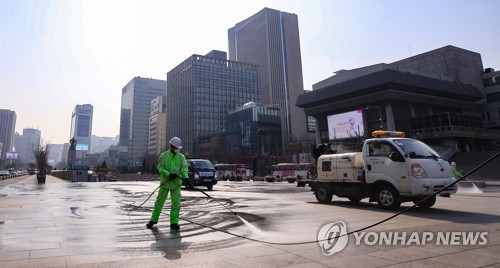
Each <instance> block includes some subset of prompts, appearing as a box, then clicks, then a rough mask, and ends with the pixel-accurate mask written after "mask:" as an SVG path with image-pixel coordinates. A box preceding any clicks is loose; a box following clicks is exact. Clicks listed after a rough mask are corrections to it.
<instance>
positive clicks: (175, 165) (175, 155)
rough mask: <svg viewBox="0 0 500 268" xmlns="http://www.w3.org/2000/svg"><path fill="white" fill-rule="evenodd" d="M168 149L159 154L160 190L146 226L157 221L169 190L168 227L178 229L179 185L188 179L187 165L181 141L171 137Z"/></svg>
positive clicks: (150, 225) (151, 225) (149, 226)
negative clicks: (182, 152)
mask: <svg viewBox="0 0 500 268" xmlns="http://www.w3.org/2000/svg"><path fill="white" fill-rule="evenodd" d="M169 144H170V150H168V151H165V152H163V153H162V154H161V155H160V159H159V162H158V172H159V173H160V190H159V191H158V196H157V197H156V202H155V206H154V209H153V214H152V215H151V220H150V221H149V222H148V223H147V224H146V227H147V228H149V229H151V228H152V227H153V225H155V224H157V223H158V218H159V217H160V213H161V210H162V209H163V205H164V204H165V201H166V200H167V196H168V193H169V192H170V201H171V205H170V229H172V230H179V211H180V208H181V186H182V180H183V179H188V165H187V161H186V157H185V156H184V155H183V154H181V153H180V149H181V148H182V141H181V139H179V138H178V137H173V138H172V139H170V141H169Z"/></svg>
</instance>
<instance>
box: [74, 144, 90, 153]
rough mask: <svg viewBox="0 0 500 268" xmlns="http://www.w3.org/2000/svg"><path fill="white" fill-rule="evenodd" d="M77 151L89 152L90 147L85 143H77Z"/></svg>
mask: <svg viewBox="0 0 500 268" xmlns="http://www.w3.org/2000/svg"><path fill="white" fill-rule="evenodd" d="M75 150H76V151H88V150H89V145H88V144H84V143H77V144H76V146H75Z"/></svg>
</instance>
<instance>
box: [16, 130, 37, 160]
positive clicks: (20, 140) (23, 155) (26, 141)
mask: <svg viewBox="0 0 500 268" xmlns="http://www.w3.org/2000/svg"><path fill="white" fill-rule="evenodd" d="M41 137H42V132H41V131H40V130H38V129H34V128H25V129H23V134H22V135H19V134H17V133H16V138H15V141H14V143H15V147H16V152H17V153H18V159H19V160H20V161H22V162H24V163H34V162H35V156H34V155H33V149H34V148H37V147H38V146H40V141H41Z"/></svg>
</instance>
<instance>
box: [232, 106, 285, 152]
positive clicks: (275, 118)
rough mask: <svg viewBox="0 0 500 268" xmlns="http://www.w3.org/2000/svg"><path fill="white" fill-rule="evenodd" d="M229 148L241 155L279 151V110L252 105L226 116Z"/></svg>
mask: <svg viewBox="0 0 500 268" xmlns="http://www.w3.org/2000/svg"><path fill="white" fill-rule="evenodd" d="M227 127H228V130H227V137H228V143H229V144H228V146H229V151H230V152H231V153H232V154H234V155H239V156H241V157H243V158H247V157H253V156H267V155H280V154H281V150H282V148H281V113H280V109H279V108H277V107H262V106H253V107H249V108H243V109H241V110H238V111H235V112H232V113H230V114H229V115H228V116H227Z"/></svg>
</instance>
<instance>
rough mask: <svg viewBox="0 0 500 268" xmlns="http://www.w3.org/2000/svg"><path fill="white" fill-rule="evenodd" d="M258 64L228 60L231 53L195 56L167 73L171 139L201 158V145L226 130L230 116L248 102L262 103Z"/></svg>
mask: <svg viewBox="0 0 500 268" xmlns="http://www.w3.org/2000/svg"><path fill="white" fill-rule="evenodd" d="M259 89H260V76H259V72H258V69H257V65H254V64H249V63H243V62H236V61H230V60H227V53H226V52H222V51H211V52H210V53H208V54H207V55H205V56H201V55H192V56H190V57H189V58H187V59H186V60H185V61H184V62H182V63H181V64H179V65H178V66H176V67H175V68H174V69H172V70H171V71H169V72H168V73H167V138H170V137H173V136H177V137H179V138H181V140H182V142H183V152H184V153H185V154H186V155H188V156H193V157H198V155H197V151H198V147H199V146H198V145H199V143H200V142H202V141H204V140H207V139H208V138H209V137H211V136H213V135H218V134H220V133H225V132H226V131H227V128H226V126H225V119H226V115H227V114H228V113H229V112H231V111H233V110H234V109H236V107H238V106H241V105H243V104H244V103H247V102H250V101H253V102H255V103H256V104H259V103H260V93H259Z"/></svg>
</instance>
